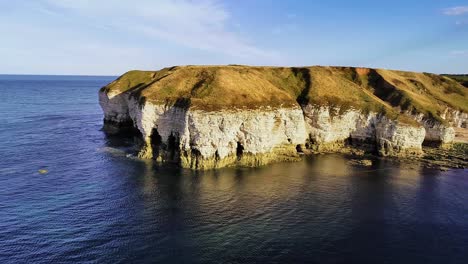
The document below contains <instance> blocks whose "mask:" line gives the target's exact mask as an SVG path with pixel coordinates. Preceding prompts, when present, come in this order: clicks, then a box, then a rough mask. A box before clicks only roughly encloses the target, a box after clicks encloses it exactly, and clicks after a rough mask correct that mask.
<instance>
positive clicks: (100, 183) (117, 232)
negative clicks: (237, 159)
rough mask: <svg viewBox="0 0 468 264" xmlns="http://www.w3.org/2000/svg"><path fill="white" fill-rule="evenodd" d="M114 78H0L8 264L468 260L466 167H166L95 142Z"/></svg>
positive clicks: (2, 213)
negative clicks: (102, 102)
mask: <svg viewBox="0 0 468 264" xmlns="http://www.w3.org/2000/svg"><path fill="white" fill-rule="evenodd" d="M112 79H113V77H50V76H0V95H1V99H0V155H1V156H0V263H15V264H17V263H72V262H73V263H74V262H79V263H154V262H157V263H171V262H173V263H264V262H274V263H301V262H307V263H350V262H354V263H425V264H428V263H468V170H453V171H448V172H440V171H437V170H433V169H428V168H425V167H423V166H422V165H420V164H418V163H395V162H391V161H376V162H375V163H374V165H373V166H372V167H371V168H364V167H357V166H354V165H351V164H350V163H349V161H348V160H346V159H345V158H344V157H342V156H340V155H322V156H316V157H310V158H308V159H305V160H304V161H303V162H299V163H286V164H275V165H271V166H267V167H264V168H257V169H222V170H219V171H210V172H198V173H197V172H191V171H188V170H181V169H176V168H158V167H157V166H155V165H154V164H152V163H151V162H144V161H139V160H136V159H131V158H127V157H126V152H128V151H129V150H130V148H131V143H130V142H129V141H127V140H119V139H115V138H114V139H113V138H106V136H105V135H104V134H103V132H102V131H100V128H101V125H102V112H101V109H100V107H99V105H98V103H97V102H98V99H97V91H98V89H99V88H100V87H101V86H103V85H105V84H106V83H108V82H110V81H111V80H112ZM41 169H44V170H48V173H47V174H40V173H39V170H41Z"/></svg>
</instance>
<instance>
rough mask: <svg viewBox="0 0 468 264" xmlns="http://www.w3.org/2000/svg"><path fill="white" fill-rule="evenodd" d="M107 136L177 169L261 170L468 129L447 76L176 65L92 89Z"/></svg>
mask: <svg viewBox="0 0 468 264" xmlns="http://www.w3.org/2000/svg"><path fill="white" fill-rule="evenodd" d="M99 102H100V105H101V107H102V109H103V111H104V129H105V130H106V131H107V132H109V133H134V134H135V135H137V136H138V137H139V138H140V139H141V141H140V143H139V145H138V148H139V153H138V156H139V157H140V158H144V159H155V160H157V161H159V162H170V163H176V164H179V165H180V166H181V167H184V168H192V169H210V168H220V167H225V166H231V165H241V166H258V165H263V164H266V163H269V162H272V161H281V160H294V159H297V157H298V156H299V154H302V153H308V152H309V150H313V151H322V150H323V151H334V150H339V149H340V148H343V147H344V146H346V145H352V146H356V147H360V146H365V147H366V148H368V149H371V150H372V151H373V152H374V153H375V154H377V155H380V156H397V157H402V156H408V155H409V156H415V155H416V156H417V155H420V154H421V153H422V145H423V144H432V145H437V146H444V145H447V144H451V143H452V142H453V141H454V139H455V135H456V133H455V131H458V130H460V131H466V129H467V126H468V88H466V87H464V86H463V85H462V84H460V83H459V82H457V81H456V80H453V79H451V78H449V77H447V76H442V75H436V74H430V73H415V72H403V71H393V70H383V69H369V68H352V67H322V66H312V67H253V66H241V65H229V66H176V67H170V68H165V69H162V70H159V71H130V72H127V73H125V74H124V75H122V76H121V77H119V78H118V79H117V80H115V81H113V82H112V83H110V84H108V85H107V86H105V87H103V88H102V89H101V90H100V91H99Z"/></svg>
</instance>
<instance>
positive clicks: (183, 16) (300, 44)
mask: <svg viewBox="0 0 468 264" xmlns="http://www.w3.org/2000/svg"><path fill="white" fill-rule="evenodd" d="M0 35H1V36H2V37H1V41H0V57H1V62H0V73H4V74H90V75H117V74H121V73H123V72H125V71H127V70H130V69H159V68H162V67H167V66H172V65H186V64H250V65H288V66H305V65H343V66H364V67H377V68H390V69H401V70H411V71H427V72H435V73H468V1H467V0H465V1H450V0H425V1H423V0H418V1H416V0H415V1H408V0H406V1H402V0H393V1H371V0H354V1H337V0H328V1H313V0H311V1H305V0H304V1H298V0H289V1H280V0H257V1H252V0H229V1H228V0H198V1H197V0H173V1H172V0H16V1H11V0H0Z"/></svg>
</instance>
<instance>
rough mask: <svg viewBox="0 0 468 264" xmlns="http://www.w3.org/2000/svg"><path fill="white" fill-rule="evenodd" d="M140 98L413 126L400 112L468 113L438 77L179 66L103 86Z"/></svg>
mask: <svg viewBox="0 0 468 264" xmlns="http://www.w3.org/2000/svg"><path fill="white" fill-rule="evenodd" d="M103 91H106V92H107V93H109V95H113V94H120V93H122V92H129V93H131V94H132V95H133V96H136V97H137V98H139V100H142V101H150V102H153V103H162V104H167V105H178V106H184V107H188V106H190V107H191V108H195V109H202V110H220V109H226V108H248V109H255V108H260V107H266V106H271V107H275V106H283V107H290V106H297V103H298V102H299V103H300V104H306V103H311V104H315V105H322V106H323V105H326V106H332V107H333V106H337V107H340V109H341V111H343V110H346V109H349V108H355V109H359V110H361V111H364V112H369V111H373V112H379V113H383V114H385V115H387V116H388V117H390V118H393V119H399V120H400V121H403V122H406V123H411V122H412V120H411V119H409V118H406V117H405V115H403V114H401V113H402V112H406V113H413V114H417V113H418V114H424V116H426V117H428V118H434V119H436V120H438V121H440V122H444V118H442V117H441V115H443V113H444V111H445V109H446V108H447V107H450V108H452V109H455V110H460V111H463V112H468V91H467V88H466V87H463V86H462V85H461V84H460V83H458V82H457V81H455V80H453V79H451V78H448V77H445V76H441V75H436V74H429V73H416V72H403V71H394V70H383V69H368V68H353V67H321V66H313V67H250V66H240V65H232V66H176V67H170V68H164V69H162V70H160V71H130V72H127V73H125V74H124V75H122V76H121V77H120V78H118V79H117V80H115V81H114V82H112V83H110V84H109V85H108V86H106V87H104V88H103Z"/></svg>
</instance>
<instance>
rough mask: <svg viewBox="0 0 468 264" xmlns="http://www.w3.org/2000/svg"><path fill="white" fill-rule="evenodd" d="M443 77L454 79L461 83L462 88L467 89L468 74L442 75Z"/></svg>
mask: <svg viewBox="0 0 468 264" xmlns="http://www.w3.org/2000/svg"><path fill="white" fill-rule="evenodd" d="M443 76H446V77H449V78H451V79H454V80H455V81H457V82H459V83H461V84H462V85H463V86H465V87H467V88H468V74H443Z"/></svg>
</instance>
